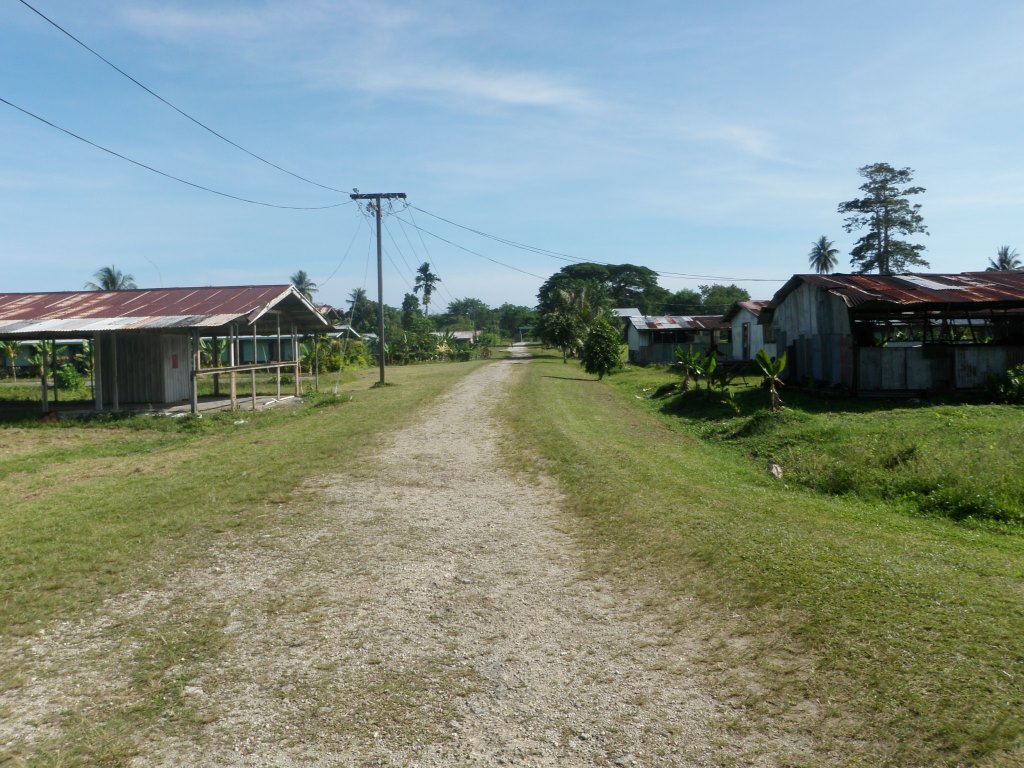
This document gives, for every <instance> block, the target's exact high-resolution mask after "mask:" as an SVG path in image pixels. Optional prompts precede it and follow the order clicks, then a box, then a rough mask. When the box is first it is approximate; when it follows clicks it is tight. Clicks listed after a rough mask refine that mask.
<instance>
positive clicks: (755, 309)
mask: <svg viewBox="0 0 1024 768" xmlns="http://www.w3.org/2000/svg"><path fill="white" fill-rule="evenodd" d="M769 303H770V302H769V300H768V299H750V300H749V301H737V302H735V303H734V304H733V305H732V306H731V307H729V311H728V312H726V313H725V314H724V315H722V319H723V320H725V321H726V322H729V321H731V320H732V319H733V318H734V317H736V315H738V314H739V313H740V310H741V309H745V310H747V311H748V312H749V313H750V314H752V315H753V316H754V317H760V316H761V310H762V309H764V308H765V307H766V306H768V304H769Z"/></svg>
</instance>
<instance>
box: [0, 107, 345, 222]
mask: <svg viewBox="0 0 1024 768" xmlns="http://www.w3.org/2000/svg"><path fill="white" fill-rule="evenodd" d="M0 102H2V103H4V104H6V105H7V106H9V107H12V108H13V109H16V110H18V111H19V112H21V113H22V114H25V115H28V116H29V117H31V118H34V119H36V120H38V121H39V122H41V123H45V124H46V125H48V126H50V127H51V128H55V129H57V130H58V131H60V132H61V133H65V134H67V135H68V136H70V137H71V138H73V139H78V140H79V141H81V142H83V143H85V144H88V145H89V146H90V147H95V148H96V149H98V150H100V151H101V152H106V153H107V154H108V155H113V156H114V157H117V158H120V159H121V160H124V161H126V162H129V163H131V164H132V165H137V166H138V167H139V168H144V169H146V170H147V171H150V172H152V173H155V174H157V175H158V176H163V177H164V178H167V179H171V180H172V181H177V182H178V183H179V184H185V185H186V186H189V187H193V188H195V189H201V190H203V191H204V192H210V193H212V194H214V195H220V196H221V197H227V198H229V199H231V200H238V201H239V202H242V203H249V204H251V205H262V206H264V207H266V208H283V209H286V210H291V211H322V210H325V209H327V208H340V207H341V206H343V205H350V204H351V202H352V201H351V200H349V201H346V202H344V203H332V204H331V205H315V206H308V205H279V204H277V203H265V202H262V201H260V200H251V199H249V198H247V197H239V196H238V195H232V194H229V193H228V192H221V191H219V190H216V189H213V188H212V187H205V186H203V185H202V184H196V183H195V182H192V181H188V180H187V179H183V178H181V177H179V176H174V175H172V174H170V173H166V172H164V171H161V170H159V169H157V168H154V167H153V166H151V165H146V164H145V163H140V162H139V161H138V160H133V159H132V158H130V157H128V156H127V155H122V154H121V153H120V152H115V151H114V150H112V149H108V148H107V147H104V146H102V145H100V144H97V143H96V142H94V141H89V139H86V138H84V137H82V136H79V135H78V134H77V133H73V132H72V131H69V130H68V129H67V128H61V127H60V126H59V125H57V124H56V123H51V122H50V121H49V120H47V119H46V118H44V117H40V116H39V115H37V114H35V113H34V112H29V111H28V110H27V109H24V108H23V107H19V106H18V105H17V104H15V103H13V102H11V101H8V100H7V99H5V98H3V97H2V96H0Z"/></svg>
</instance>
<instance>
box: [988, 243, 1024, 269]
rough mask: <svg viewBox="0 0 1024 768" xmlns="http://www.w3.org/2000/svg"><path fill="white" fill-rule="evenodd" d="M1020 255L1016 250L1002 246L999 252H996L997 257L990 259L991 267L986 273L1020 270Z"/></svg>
mask: <svg viewBox="0 0 1024 768" xmlns="http://www.w3.org/2000/svg"><path fill="white" fill-rule="evenodd" d="M1019 256H1020V254H1018V253H1017V249H1016V248H1011V247H1010V246H1008V245H1002V246H1000V247H999V250H998V251H996V257H995V258H994V259H989V260H988V263H989V266H988V267H986V268H985V271H986V272H1007V271H1009V270H1015V269H1020V268H1021V267H1022V265H1021V263H1020V258H1019Z"/></svg>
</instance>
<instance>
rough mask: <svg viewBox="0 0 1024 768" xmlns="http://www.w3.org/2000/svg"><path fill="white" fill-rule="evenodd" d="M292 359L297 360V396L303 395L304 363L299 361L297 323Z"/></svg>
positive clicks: (293, 326)
mask: <svg viewBox="0 0 1024 768" xmlns="http://www.w3.org/2000/svg"><path fill="white" fill-rule="evenodd" d="M292 360H293V361H294V362H295V396H296V397H301V396H302V381H301V379H300V377H301V376H302V365H301V364H300V362H299V336H298V329H297V328H296V327H295V323H292Z"/></svg>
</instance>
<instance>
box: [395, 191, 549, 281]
mask: <svg viewBox="0 0 1024 768" xmlns="http://www.w3.org/2000/svg"><path fill="white" fill-rule="evenodd" d="M410 207H412V206H410ZM395 218H397V219H398V220H399V221H401V222H403V223H405V224H408V225H409V226H410V227H413V228H415V229H417V230H419V231H420V232H426V233H427V234H428V235H430V236H431V237H434V238H437V239H438V240H440V241H441V242H442V243H448V245H451V246H453V247H455V248H458V249H459V250H460V251H465V252H466V253H471V254H473V255H474V256H478V257H480V258H481V259H485V260H486V261H490V262H492V263H494V264H497V265H498V266H501V267H505V268H506V269H511V270H512V271H513V272H521V273H522V274H524V275H529V276H530V277H535V278H537V279H538V280H544V279H545V278H543V277H541V276H540V275H535V274H534V273H533V272H527V271H526V270H525V269H520V268H519V267H513V266H512V265H511V264H506V263H505V262H503V261H498V260H497V259H492V258H491V257H490V256H484V255H483V254H482V253H479V252H478V251H474V250H473V249H471V248H467V247H466V246H464V245H459V244H458V243H454V242H452V241H451V240H448V239H447V238H444V237H441V236H440V235H437V234H434V233H433V232H431V231H430V230H429V229H424V228H423V227H420V226H418V225H416V224H413V223H412V222H410V221H405V219H403V218H402V217H401V216H396V217H395Z"/></svg>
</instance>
